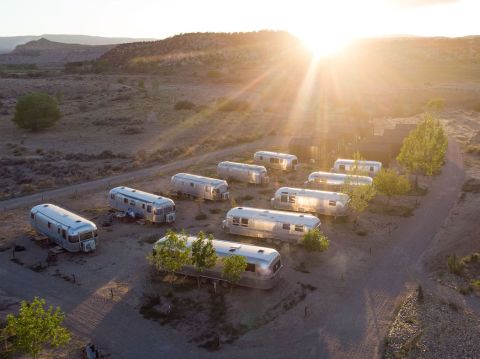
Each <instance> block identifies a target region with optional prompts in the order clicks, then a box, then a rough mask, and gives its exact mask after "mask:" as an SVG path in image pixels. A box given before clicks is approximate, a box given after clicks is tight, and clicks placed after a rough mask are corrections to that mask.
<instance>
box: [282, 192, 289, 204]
mask: <svg viewBox="0 0 480 359" xmlns="http://www.w3.org/2000/svg"><path fill="white" fill-rule="evenodd" d="M280 202H284V203H287V202H288V196H287V195H286V194H282V196H281V197H280Z"/></svg>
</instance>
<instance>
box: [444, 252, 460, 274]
mask: <svg viewBox="0 0 480 359" xmlns="http://www.w3.org/2000/svg"><path fill="white" fill-rule="evenodd" d="M447 266H448V271H449V272H450V273H453V274H460V272H461V271H462V269H463V266H464V264H463V262H462V261H461V260H460V259H459V258H458V257H457V255H456V254H452V255H450V256H449V257H448V259H447Z"/></svg>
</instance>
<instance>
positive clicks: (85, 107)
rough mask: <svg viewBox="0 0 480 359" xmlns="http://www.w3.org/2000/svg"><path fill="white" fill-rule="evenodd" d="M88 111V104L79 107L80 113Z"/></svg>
mask: <svg viewBox="0 0 480 359" xmlns="http://www.w3.org/2000/svg"><path fill="white" fill-rule="evenodd" d="M87 110H88V106H87V104H86V103H81V104H80V105H78V111H80V112H87Z"/></svg>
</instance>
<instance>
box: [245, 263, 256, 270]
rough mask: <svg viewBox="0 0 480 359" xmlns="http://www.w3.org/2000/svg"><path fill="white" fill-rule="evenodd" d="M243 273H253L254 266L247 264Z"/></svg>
mask: <svg viewBox="0 0 480 359" xmlns="http://www.w3.org/2000/svg"><path fill="white" fill-rule="evenodd" d="M245 272H255V264H253V263H247V267H246V268H245Z"/></svg>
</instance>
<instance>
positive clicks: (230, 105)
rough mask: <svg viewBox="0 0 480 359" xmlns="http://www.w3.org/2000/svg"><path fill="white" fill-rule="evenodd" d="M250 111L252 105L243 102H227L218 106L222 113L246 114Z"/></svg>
mask: <svg viewBox="0 0 480 359" xmlns="http://www.w3.org/2000/svg"><path fill="white" fill-rule="evenodd" d="M249 109H250V104H249V103H248V102H247V101H242V100H228V99H227V100H225V101H222V102H220V103H219V104H218V110H219V111H222V112H245V111H248V110H249Z"/></svg>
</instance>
